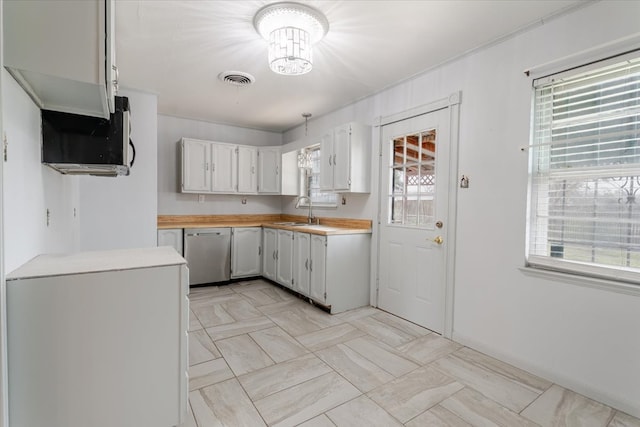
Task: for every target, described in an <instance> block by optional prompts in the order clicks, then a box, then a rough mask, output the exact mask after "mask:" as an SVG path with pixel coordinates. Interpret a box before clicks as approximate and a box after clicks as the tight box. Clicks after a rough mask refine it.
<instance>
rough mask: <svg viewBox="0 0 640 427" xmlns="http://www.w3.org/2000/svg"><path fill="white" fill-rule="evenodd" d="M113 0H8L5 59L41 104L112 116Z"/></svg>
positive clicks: (114, 80) (4, 20)
mask: <svg viewBox="0 0 640 427" xmlns="http://www.w3.org/2000/svg"><path fill="white" fill-rule="evenodd" d="M114 8H115V1H114V0H83V1H49V0H37V1H5V2H4V3H3V25H4V32H3V40H4V65H5V66H6V67H7V69H8V70H9V72H10V73H11V74H12V75H13V76H14V77H15V78H16V80H17V81H18V82H19V83H20V85H21V86H22V87H23V88H24V89H25V91H26V92H27V93H28V94H29V95H30V96H31V98H33V99H34V101H35V102H36V103H37V104H38V105H39V107H41V108H44V109H50V110H57V111H64V112H69V113H75V114H84V115H92V116H99V117H105V118H109V113H112V112H113V111H114V96H115V94H116V91H117V81H116V80H117V70H116V69H115V48H114V47H115V34H114V28H115V24H114V16H115V10H114Z"/></svg>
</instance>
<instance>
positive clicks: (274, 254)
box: [273, 251, 276, 259]
mask: <svg viewBox="0 0 640 427" xmlns="http://www.w3.org/2000/svg"><path fill="white" fill-rule="evenodd" d="M273 259H276V251H273Z"/></svg>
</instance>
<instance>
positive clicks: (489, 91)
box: [283, 1, 640, 416]
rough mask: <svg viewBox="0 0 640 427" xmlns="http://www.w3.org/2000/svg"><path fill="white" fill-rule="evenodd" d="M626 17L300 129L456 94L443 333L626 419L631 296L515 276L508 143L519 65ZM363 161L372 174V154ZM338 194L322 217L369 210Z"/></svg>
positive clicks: (637, 360) (600, 38) (638, 306)
mask: <svg viewBox="0 0 640 427" xmlns="http://www.w3.org/2000/svg"><path fill="white" fill-rule="evenodd" d="M638 16H640V2H626V1H606V2H597V3H593V4H590V5H588V6H586V7H584V8H581V9H579V10H577V11H574V12H573V13H571V14H569V15H565V16H562V17H559V18H557V19H552V20H550V21H548V22H546V23H544V24H543V25H541V26H539V27H536V28H533V29H531V30H529V31H527V32H525V33H522V34H520V35H518V36H516V37H514V38H511V39H508V40H506V41H504V42H502V43H500V44H497V45H495V46H492V47H489V48H486V49H484V50H481V51H479V52H476V53H474V54H470V55H467V56H465V57H462V58H460V59H458V60H456V61H453V62H450V63H448V64H445V65H443V66H441V67H438V68H436V69H434V70H431V71H429V72H427V73H425V74H423V75H420V76H418V77H416V78H414V79H412V80H410V81H407V82H404V83H402V84H399V85H398V86H396V87H393V88H391V89H389V90H386V91H384V92H381V93H379V94H376V95H375V96H372V97H370V98H368V99H366V100H363V101H361V102H358V103H355V104H353V105H350V106H347V107H345V108H343V109H341V110H339V111H337V112H335V113H332V114H330V115H327V116H325V117H320V118H318V119H316V120H313V121H310V122H309V133H310V134H312V133H314V132H315V133H318V132H321V131H322V130H323V129H326V128H328V127H331V126H335V125H338V124H341V123H344V122H348V121H352V120H356V121H361V122H363V123H366V124H372V123H373V122H374V120H375V118H376V117H378V116H387V115H390V114H394V113H399V112H402V111H405V110H408V109H410V108H413V107H416V106H420V105H422V104H427V103H429V102H431V101H435V100H438V99H441V98H444V97H447V96H448V95H449V94H451V93H453V92H455V91H462V104H461V115H460V143H459V170H458V176H459V175H461V174H465V175H468V176H470V178H471V181H470V188H469V189H466V190H459V191H458V197H457V207H458V217H457V224H456V227H457V241H456V260H455V263H456V266H455V310H454V311H455V317H454V335H453V336H454V339H455V340H457V341H459V342H461V343H463V344H466V345H469V346H471V347H474V348H476V349H479V350H481V351H484V352H485V353H488V354H490V355H493V356H497V357H499V358H501V359H503V360H506V361H508V362H511V363H513V364H515V365H517V366H520V367H523V368H525V369H528V370H530V371H532V372H534V373H538V374H540V375H542V376H544V377H546V378H548V379H550V380H553V381H555V382H557V383H559V384H561V385H564V386H566V387H569V388H571V389H573V390H575V391H578V392H580V393H583V394H586V395H588V396H591V397H593V398H595V399H598V400H600V401H603V402H605V403H608V404H611V405H612V406H614V407H617V408H619V409H621V410H623V411H625V412H628V413H631V414H633V415H635V416H640V333H639V332H638V325H640V297H638V296H633V295H626V294H621V293H616V292H613V291H609V290H600V289H596V288H590V287H585V286H580V285H577V284H575V283H570V282H569V281H567V280H559V279H555V280H554V279H551V278H549V277H546V278H540V277H534V276H532V275H526V274H523V272H522V271H521V268H522V267H523V265H524V257H525V225H526V224H525V216H526V201H527V154H526V153H523V152H521V151H520V149H519V147H521V146H523V145H527V144H528V141H529V117H530V105H531V79H530V78H527V77H526V76H524V74H523V70H525V69H527V68H529V67H532V66H535V65H538V64H543V63H546V62H549V61H553V60H556V59H559V58H562V57H565V56H567V55H571V54H574V53H576V52H580V51H583V50H586V49H589V48H591V47H592V46H595V45H598V44H601V43H605V42H609V41H613V40H617V39H619V38H621V37H624V36H627V35H630V34H633V33H636V32H638V31H639V28H640V27H638ZM576 65H577V64H576ZM303 131H304V130H303V128H302V127H299V128H296V129H294V130H291V131H289V132H287V133H286V134H285V135H284V140H285V141H286V142H290V141H296V140H298V139H300V138H301V135H302V134H303ZM373 135H374V136H375V135H377V133H376V132H375V131H374V132H373ZM374 141H375V142H376V143H377V139H374ZM374 157H375V156H374ZM372 167H373V171H374V173H373V176H374V177H375V178H374V179H376V180H377V177H378V176H379V171H378V164H377V159H375V158H374V159H373V161H372ZM349 200H350V202H351V204H349V203H348V204H347V205H346V206H344V207H343V206H339V207H338V209H337V210H336V211H334V213H333V215H335V216H349V214H351V213H355V214H358V215H362V216H363V217H369V218H375V216H376V205H377V201H376V195H375V194H372V196H371V197H368V198H367V197H353V196H349ZM283 207H284V209H285V211H287V212H292V211H293V209H292V205H291V203H286V202H285V203H283Z"/></svg>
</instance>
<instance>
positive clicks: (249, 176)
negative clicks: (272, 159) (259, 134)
mask: <svg viewBox="0 0 640 427" xmlns="http://www.w3.org/2000/svg"><path fill="white" fill-rule="evenodd" d="M257 163H258V150H257V149H256V148H253V147H245V146H238V193H257V192H258V173H257V172H258V171H257V166H258V164H257Z"/></svg>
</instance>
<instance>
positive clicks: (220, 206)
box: [158, 115, 282, 215]
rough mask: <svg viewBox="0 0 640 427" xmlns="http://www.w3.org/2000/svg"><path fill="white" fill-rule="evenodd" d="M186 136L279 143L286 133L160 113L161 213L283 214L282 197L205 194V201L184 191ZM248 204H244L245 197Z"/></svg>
mask: <svg viewBox="0 0 640 427" xmlns="http://www.w3.org/2000/svg"><path fill="white" fill-rule="evenodd" d="M182 137H187V138H196V139H204V140H208V141H217V142H228V143H232V144H243V145H254V146H263V147H264V146H279V145H281V144H282V134H280V133H277V132H267V131H260V130H255V129H247V128H241V127H236V126H227V125H220V124H214V123H207V122H202V121H197V120H189V119H181V118H177V117H171V116H162V115H159V116H158V213H159V214H160V215H187V214H188V215H226V214H270V213H280V209H281V207H280V197H278V196H257V195H251V196H239V195H238V196H236V195H205V200H204V202H203V203H200V202H198V195H197V194H182V193H180V192H179V189H180V186H179V183H180V154H179V151H178V141H179V140H180V138H182ZM243 198H246V199H247V204H244V205H243V204H242V199H243Z"/></svg>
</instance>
